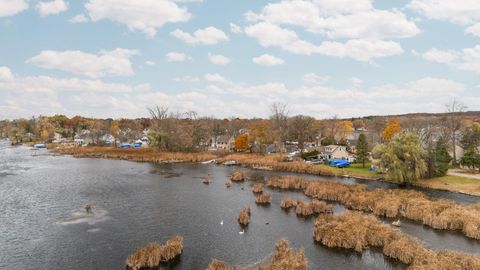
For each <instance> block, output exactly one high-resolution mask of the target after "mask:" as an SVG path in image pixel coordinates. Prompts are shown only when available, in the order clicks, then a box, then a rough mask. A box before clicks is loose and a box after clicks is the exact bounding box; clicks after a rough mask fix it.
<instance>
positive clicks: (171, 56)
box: [165, 52, 193, 62]
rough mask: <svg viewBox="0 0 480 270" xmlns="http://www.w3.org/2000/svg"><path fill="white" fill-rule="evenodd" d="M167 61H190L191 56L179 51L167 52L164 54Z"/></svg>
mask: <svg viewBox="0 0 480 270" xmlns="http://www.w3.org/2000/svg"><path fill="white" fill-rule="evenodd" d="M165 57H166V58H167V61H168V62H185V61H192V60H193V59H192V57H191V56H189V55H187V54H184V53H179V52H169V53H167V54H166V55H165Z"/></svg>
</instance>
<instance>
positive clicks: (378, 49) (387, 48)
mask: <svg viewBox="0 0 480 270" xmlns="http://www.w3.org/2000/svg"><path fill="white" fill-rule="evenodd" d="M245 33H246V34H247V35H248V36H251V37H253V38H256V39H257V40H258V42H259V43H260V45H262V46H264V47H271V46H278V47H280V48H282V49H283V50H285V51H288V52H291V53H295V54H304V55H310V54H314V53H319V54H323V55H328V56H335V57H340V58H344V57H350V58H353V59H355V60H357V61H371V60H372V59H374V58H381V57H386V56H392V55H398V54H401V53H403V49H402V47H401V46H400V44H398V43H396V42H393V41H383V40H367V39H352V40H348V41H347V42H346V43H340V42H333V41H324V42H322V43H321V44H320V45H315V44H312V43H310V42H308V41H305V40H301V39H300V38H299V37H298V35H297V34H296V33H295V32H294V31H292V30H289V29H284V28H281V27H279V26H277V25H275V24H271V23H266V22H261V23H257V24H254V25H251V26H248V27H247V28H246V29H245Z"/></svg>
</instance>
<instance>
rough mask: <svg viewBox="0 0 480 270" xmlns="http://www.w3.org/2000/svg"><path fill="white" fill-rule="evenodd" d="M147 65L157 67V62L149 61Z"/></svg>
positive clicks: (146, 62)
mask: <svg viewBox="0 0 480 270" xmlns="http://www.w3.org/2000/svg"><path fill="white" fill-rule="evenodd" d="M145 65H147V66H155V62H153V61H150V60H148V61H145Z"/></svg>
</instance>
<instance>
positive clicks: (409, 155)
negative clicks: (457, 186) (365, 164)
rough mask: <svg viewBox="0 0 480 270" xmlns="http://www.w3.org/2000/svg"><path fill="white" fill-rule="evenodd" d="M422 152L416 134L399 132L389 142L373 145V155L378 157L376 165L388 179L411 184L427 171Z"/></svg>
mask: <svg viewBox="0 0 480 270" xmlns="http://www.w3.org/2000/svg"><path fill="white" fill-rule="evenodd" d="M424 152H425V150H424V149H423V147H422V144H421V143H420V139H419V137H418V135H417V134H415V133H412V132H401V133H399V134H397V135H396V136H395V137H393V139H392V140H391V141H390V142H389V143H387V144H380V145H378V146H377V147H375V149H374V156H375V157H377V158H378V159H379V164H378V165H379V167H380V168H381V169H383V171H384V172H385V173H386V174H387V179H388V180H391V181H393V182H396V183H401V184H411V183H413V182H415V181H416V180H418V179H419V178H420V177H422V175H424V174H425V172H426V171H427V165H426V163H425V160H424V159H423V156H424Z"/></svg>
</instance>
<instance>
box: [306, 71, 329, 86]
mask: <svg viewBox="0 0 480 270" xmlns="http://www.w3.org/2000/svg"><path fill="white" fill-rule="evenodd" d="M329 80H330V76H325V75H318V74H315V73H307V74H305V75H303V77H302V82H304V83H308V84H324V83H326V82H328V81H329Z"/></svg>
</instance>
